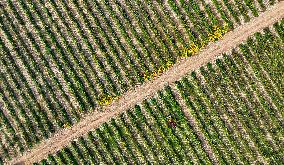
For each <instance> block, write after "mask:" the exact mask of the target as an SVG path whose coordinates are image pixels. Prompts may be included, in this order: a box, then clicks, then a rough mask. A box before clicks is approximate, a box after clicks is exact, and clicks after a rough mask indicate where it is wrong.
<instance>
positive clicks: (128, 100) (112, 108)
mask: <svg viewBox="0 0 284 165" xmlns="http://www.w3.org/2000/svg"><path fill="white" fill-rule="evenodd" d="M282 18H284V1H282V2H279V3H277V4H276V5H274V6H272V7H270V8H268V9H267V10H266V11H265V12H263V13H261V14H260V15H259V16H258V17H257V18H253V19H251V20H250V22H248V23H245V24H243V25H242V26H239V27H237V28H236V29H234V30H232V31H231V32H228V33H227V34H225V35H224V38H223V39H222V40H220V41H218V42H215V43H210V44H209V45H208V46H206V47H205V49H203V50H201V51H200V52H199V53H198V54H197V55H195V56H192V57H190V58H184V59H180V60H179V61H178V62H177V63H176V64H174V65H173V66H172V67H171V68H170V69H168V70H167V71H165V72H164V73H163V74H162V75H160V76H159V77H157V78H155V79H154V80H152V81H148V82H145V83H144V84H143V85H141V86H138V87H136V89H135V90H131V91H128V92H126V93H124V94H123V95H122V96H121V97H119V99H117V100H114V101H113V102H112V103H111V104H110V105H108V106H105V107H103V110H102V111H96V112H93V113H90V114H88V115H86V117H84V118H82V119H81V121H80V122H79V123H77V124H75V125H73V126H72V127H71V128H66V129H62V130H60V131H59V132H57V133H56V134H55V135H53V136H52V137H50V138H49V139H47V140H45V141H43V142H42V143H40V144H38V145H37V146H35V147H34V148H33V149H31V150H30V151H29V152H26V153H25V154H24V155H23V156H21V157H18V158H15V159H13V160H11V161H10V162H8V163H9V164H18V163H19V164H22V163H24V164H32V163H33V162H36V161H40V160H41V159H44V158H45V157H46V156H47V155H48V154H54V153H55V152H56V151H58V150H60V149H61V148H62V147H63V146H65V145H67V144H68V142H70V141H72V140H74V139H76V138H78V137H80V136H84V135H86V134H87V133H88V132H89V131H90V130H93V129H95V128H97V127H99V126H100V124H102V123H104V122H106V121H108V120H110V119H111V118H113V117H115V116H116V115H118V114H120V113H122V112H123V111H125V110H127V109H129V108H131V107H133V106H134V105H135V104H137V103H139V102H141V101H143V100H144V99H145V98H148V97H151V96H153V95H154V94H155V93H156V92H157V91H158V90H161V89H163V88H164V86H166V85H170V84H172V83H174V82H175V81H177V80H179V79H180V78H182V77H183V76H185V75H186V74H187V73H189V72H191V71H193V70H196V69H198V68H199V67H200V66H202V65H204V64H206V63H208V62H210V61H212V60H214V59H216V58H217V57H218V56H219V55H220V54H221V53H224V52H226V51H230V50H231V49H232V48H234V47H236V46H237V45H239V44H240V43H242V42H243V41H245V40H246V39H247V37H248V36H250V35H252V34H254V33H255V32H258V31H260V30H262V29H263V28H265V27H268V26H271V25H272V24H273V23H275V22H277V21H279V20H280V19H282Z"/></svg>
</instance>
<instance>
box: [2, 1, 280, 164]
mask: <svg viewBox="0 0 284 165" xmlns="http://www.w3.org/2000/svg"><path fill="white" fill-rule="evenodd" d="M274 3H276V2H275V1H270V4H274ZM236 4H237V5H236ZM266 5H268V4H263V2H262V1H260V0H259V1H257V2H256V1H253V2H252V1H248V0H244V1H240V0H235V1H234V2H233V1H226V0H224V1H217V0H213V1H212V3H208V2H205V1H204V0H202V1H197V0H189V1H180V2H179V3H177V1H174V0H169V1H168V3H167V4H164V3H162V2H160V1H155V2H153V1H142V0H137V1H130V0H125V1H123V2H122V1H118V0H114V1H110V2H105V3H102V2H100V1H90V0H86V1H76V0H70V1H68V2H67V1H54V0H48V1H42V0H40V1H35V0H32V1H24V0H19V1H11V0H7V1H3V2H0V8H1V10H0V123H1V125H0V130H1V132H0V137H1V139H0V145H1V147H2V150H1V152H0V159H1V160H3V161H4V162H5V161H7V160H10V159H12V158H14V157H17V156H19V155H21V154H22V153H23V152H25V151H27V150H28V149H31V148H32V147H33V146H34V145H35V144H36V143H40V142H41V141H42V140H43V139H46V138H48V137H50V136H51V135H52V134H53V133H54V132H55V131H58V130H59V129H61V128H69V127H70V126H72V125H73V124H74V123H76V122H78V121H79V120H80V118H81V116H82V115H83V114H86V113H89V112H90V111H92V110H94V109H96V108H97V107H98V106H103V105H107V104H110V103H111V102H112V100H114V99H116V98H118V97H119V96H121V95H122V94H123V93H125V92H126V91H127V90H129V89H131V88H134V87H135V86H136V85H138V84H142V83H143V82H144V81H147V80H149V79H152V78H153V77H155V76H157V75H159V74H161V73H162V72H164V71H165V70H166V69H168V68H169V67H171V66H172V65H173V64H174V63H175V62H176V61H177V59H178V58H180V57H181V56H183V55H182V53H183V50H184V49H185V48H187V47H190V46H191V45H192V44H193V45H196V46H197V47H198V48H201V47H203V46H205V45H207V44H208V42H209V41H211V40H210V39H209V38H210V37H211V38H212V35H213V34H214V33H215V31H216V29H218V28H221V27H223V26H224V25H225V24H226V25H228V27H229V28H230V29H229V30H231V29H233V28H234V27H236V26H237V25H239V24H240V22H241V20H243V19H244V20H246V21H247V20H249V19H250V17H249V15H248V13H250V12H251V13H252V15H253V16H257V15H258V13H259V11H260V10H261V11H262V10H264V9H265V8H266V7H267V6H266ZM257 6H261V9H258V7H257ZM278 30H279V29H278ZM280 31H281V30H280ZM268 37H269V36H268ZM213 38H214V36H213ZM215 38H216V37H215ZM244 49H245V48H244ZM271 49H272V48H271ZM279 56H280V55H279ZM267 58H269V57H267ZM270 58H271V57H270ZM279 58H280V57H279ZM272 63H274V62H272ZM255 65H256V67H257V65H259V64H255ZM255 65H252V66H255ZM262 65H264V64H262ZM267 65H269V64H268V63H267ZM273 67H274V66H273ZM274 69H275V70H277V68H274ZM279 70H280V69H278V71H279ZM269 74H278V75H279V74H280V73H279V72H275V73H274V72H273V73H270V72H269ZM257 76H263V75H257ZM272 81H276V80H274V79H272ZM277 81H278V80H277ZM276 85H278V86H277V87H278V88H279V89H280V88H281V89H282V86H281V84H279V83H276ZM270 90H272V88H270ZM269 92H270V91H269ZM271 92H275V91H271ZM272 94H273V93H271V95H272ZM281 94H283V93H281ZM272 101H273V102H274V103H275V105H276V106H278V107H279V106H280V105H279V103H278V104H276V101H277V100H275V99H274V98H273V100H272ZM169 145H172V143H169ZM106 147H107V146H106ZM86 152H87V151H86ZM137 152H138V151H137ZM139 152H141V151H139ZM139 152H138V153H139ZM169 152H170V153H171V154H173V155H175V154H174V153H176V151H169ZM68 153H70V152H69V150H67V151H66V153H63V154H61V155H59V156H58V158H56V159H55V160H61V159H64V157H65V156H64V155H65V154H68ZM140 154H142V153H140ZM176 156H177V157H176V159H178V160H180V159H181V157H183V156H184V155H176ZM171 161H173V160H171Z"/></svg>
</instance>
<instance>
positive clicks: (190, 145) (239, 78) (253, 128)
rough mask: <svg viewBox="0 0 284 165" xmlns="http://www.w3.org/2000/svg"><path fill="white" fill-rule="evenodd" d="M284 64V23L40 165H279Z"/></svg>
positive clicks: (283, 143)
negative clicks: (184, 164) (263, 164)
mask: <svg viewBox="0 0 284 165" xmlns="http://www.w3.org/2000/svg"><path fill="white" fill-rule="evenodd" d="M272 30H273V31H272ZM283 59H284V20H282V22H279V23H276V24H274V26H273V28H272V27H271V28H265V29H264V30H263V32H261V33H256V34H255V35H254V36H253V37H251V38H249V39H248V40H247V41H246V42H245V43H243V44H241V45H239V47H238V48H236V49H235V50H233V51H232V52H231V53H230V54H223V55H222V57H221V58H219V59H217V60H216V61H214V63H208V64H207V65H206V66H202V67H201V68H200V69H198V70H196V71H194V72H192V73H190V74H189V75H188V76H185V77H184V78H182V79H181V80H180V81H177V82H176V83H175V85H173V86H167V87H165V89H164V90H162V91H159V92H157V94H156V95H155V96H154V97H152V98H150V99H147V100H145V101H144V102H143V103H141V104H138V105H136V106H135V108H133V109H130V110H128V111H127V112H125V113H123V114H121V115H120V116H118V117H116V118H115V119H112V120H111V121H109V122H107V123H104V124H103V125H102V126H101V127H99V128H98V129H96V130H94V131H91V132H89V133H88V136H86V137H81V138H79V139H78V140H76V141H73V142H71V144H69V145H67V146H66V147H64V148H63V149H62V150H60V151H58V152H57V153H56V155H49V156H48V157H47V158H46V159H44V160H42V161H41V162H39V163H37V164H56V163H59V164H99V163H102V162H103V163H105V164H123V163H127V164H183V163H184V162H187V164H212V163H217V164H252V163H256V164H258V163H260V162H262V161H266V162H267V163H269V164H281V163H283V162H284V159H283V158H284V157H283V155H284V150H283V147H284V139H283V138H284V129H283V124H284V120H283V119H284V111H283V109H284V104H283V103H284V97H283V96H284V93H283V91H284V86H283V84H284V79H283V76H281V75H284V60H283Z"/></svg>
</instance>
